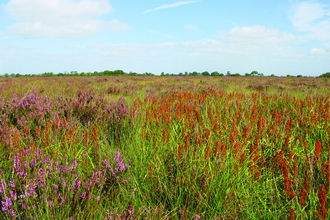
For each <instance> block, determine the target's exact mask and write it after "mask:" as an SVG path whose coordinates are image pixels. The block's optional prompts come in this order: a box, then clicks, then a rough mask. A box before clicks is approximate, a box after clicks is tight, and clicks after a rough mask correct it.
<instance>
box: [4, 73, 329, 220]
mask: <svg viewBox="0 0 330 220" xmlns="http://www.w3.org/2000/svg"><path fill="white" fill-rule="evenodd" d="M95 79H96V80H95ZM139 79H141V80H142V81H143V82H144V84H135V83H133V84H130V82H126V83H127V84H126V85H120V88H119V86H117V90H118V91H119V92H118V93H117V92H115V94H114V95H115V96H118V95H121V94H122V92H123V91H124V90H123V89H122V88H123V86H129V85H130V86H132V88H133V87H134V88H140V87H141V88H144V89H145V90H141V91H145V92H143V93H142V92H138V93H135V94H134V93H131V94H128V93H127V96H129V97H126V99H129V101H128V102H127V101H126V99H125V98H120V99H119V98H118V99H117V100H115V101H111V100H109V98H107V95H105V94H108V95H111V94H112V93H113V91H117V90H116V89H114V88H113V87H112V88H111V89H109V88H110V87H109V86H112V85H111V84H110V85H109V84H108V85H107V83H108V82H109V81H111V78H106V79H105V78H100V79H99V78H91V79H89V82H88V81H87V82H88V83H87V82H86V81H82V82H75V83H77V85H80V86H82V85H85V84H86V85H87V84H88V86H87V87H88V89H84V90H82V89H77V90H76V89H75V88H70V89H72V92H71V93H63V94H62V93H60V92H58V90H61V89H62V87H61V86H60V84H57V86H56V87H53V88H52V89H51V90H49V92H50V91H51V92H52V93H48V90H47V89H49V88H45V90H47V91H43V92H42V93H41V92H40V91H39V90H38V89H35V90H28V89H27V91H26V93H25V94H23V91H24V88H22V91H20V90H16V91H15V92H14V93H13V94H12V95H10V94H9V93H7V94H4V95H3V96H2V98H1V99H2V103H1V109H0V120H1V126H0V129H1V130H0V131H1V145H0V147H1V151H0V158H1V162H0V169H1V170H0V180H1V184H0V200H1V201H2V202H1V204H0V206H1V207H0V208H1V212H0V213H1V216H2V217H3V218H5V219H12V218H13V219H15V218H16V219H26V218H34V219H51V218H54V219H70V218H72V219H128V218H130V219H142V218H147V219H235V218H236V219H312V218H317V219H327V218H328V209H329V202H328V201H327V198H328V193H329V184H330V154H329V150H330V149H329V144H330V136H329V123H328V118H329V114H330V103H329V101H330V96H329V94H328V93H327V94H326V95H324V94H325V93H324V92H323V90H322V89H324V88H323V87H326V86H327V84H324V85H322V86H320V87H317V86H314V87H311V86H310V85H313V84H314V83H315V82H312V81H311V80H310V81H304V83H305V84H301V83H302V81H299V80H300V79H299V80H298V79H297V80H296V81H295V80H291V81H285V82H283V84H284V85H287V86H289V85H290V86H291V87H289V88H293V87H294V85H293V84H298V83H300V84H301V87H302V88H301V90H293V89H291V90H289V89H288V88H284V89H279V88H278V87H276V86H274V84H273V87H271V86H269V87H267V88H261V87H260V88H259V87H258V86H256V87H254V86H250V84H249V83H251V82H248V81H247V80H251V81H252V80H255V78H253V77H251V78H246V79H245V78H243V79H245V81H244V80H242V79H239V81H238V82H235V81H231V80H232V79H233V78H227V79H228V81H225V79H226V78H222V77H220V79H221V82H219V84H217V83H214V77H213V78H212V77H210V78H205V77H203V78H201V79H197V78H190V77H186V78H184V77H181V78H175V79H178V80H175V79H174V78H173V80H174V82H173V84H170V83H166V81H161V80H159V79H158V78H152V77H149V78H148V77H145V78H142V77H139ZM166 79H168V78H166ZM205 79H207V80H205ZM59 80H63V79H59ZM65 80H67V78H66V79H65ZM75 80H76V79H75ZM85 80H86V79H85ZM93 80H94V81H93ZM125 80H127V81H129V79H128V78H124V77H123V78H120V79H119V81H118V80H117V78H115V79H114V83H117V84H118V83H122V84H123V83H125V82H124V81H125ZM130 80H132V79H130ZM189 80H191V82H189ZM204 80H205V81H204ZM208 80H210V81H208ZM133 81H134V80H133ZM150 81H151V83H150ZM223 81H224V82H225V83H224V84H221V83H222V82H223ZM146 82H147V83H146ZM8 83H9V82H8ZM16 83H18V82H16V81H15V82H10V84H5V85H6V86H7V88H8V89H10V88H12V87H11V86H12V85H15V84H16ZM31 83H32V82H27V84H31ZM185 83H188V84H186V85H185ZM269 83H272V82H269ZM324 83H326V82H324ZM35 84H40V85H42V82H41V81H36V82H35ZM103 84H104V85H103ZM259 84H261V82H259ZM78 87H79V86H78ZM96 88H99V89H96ZM100 88H105V90H104V91H108V92H109V91H110V93H107V92H104V93H103V92H100V91H103V89H100ZM118 88H119V89H118ZM242 88H244V89H242ZM39 89H40V88H39ZM57 89H58V90H57ZM235 90H236V91H235ZM310 90H312V91H313V93H310ZM295 93H297V95H296V94H295ZM321 94H322V95H321Z"/></svg>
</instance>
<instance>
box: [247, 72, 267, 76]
mask: <svg viewBox="0 0 330 220" xmlns="http://www.w3.org/2000/svg"><path fill="white" fill-rule="evenodd" d="M250 76H260V77H261V76H264V74H263V73H258V71H252V72H251V73H250Z"/></svg>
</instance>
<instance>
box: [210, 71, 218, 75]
mask: <svg viewBox="0 0 330 220" xmlns="http://www.w3.org/2000/svg"><path fill="white" fill-rule="evenodd" d="M219 75H220V74H219V73H218V72H217V71H214V72H212V73H211V76H219Z"/></svg>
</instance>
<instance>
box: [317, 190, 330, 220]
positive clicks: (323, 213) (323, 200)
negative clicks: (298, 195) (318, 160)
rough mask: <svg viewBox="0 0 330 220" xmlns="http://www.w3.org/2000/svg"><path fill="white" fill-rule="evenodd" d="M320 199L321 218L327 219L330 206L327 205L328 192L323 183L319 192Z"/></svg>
mask: <svg viewBox="0 0 330 220" xmlns="http://www.w3.org/2000/svg"><path fill="white" fill-rule="evenodd" d="M319 201H320V208H319V209H320V210H319V213H320V218H321V219H327V215H328V208H327V207H326V202H327V192H326V190H325V189H324V185H323V184H322V186H321V192H320V194H319Z"/></svg>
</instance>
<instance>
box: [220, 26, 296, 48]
mask: <svg viewBox="0 0 330 220" xmlns="http://www.w3.org/2000/svg"><path fill="white" fill-rule="evenodd" d="M219 33H220V34H221V36H220V39H221V40H223V41H226V42H237V43H242V44H258V45H263V44H273V45H283V44H292V43H293V42H294V41H295V40H296V39H297V37H296V36H295V35H293V34H291V33H286V32H282V31H279V30H277V29H271V28H266V27H264V26H259V25H256V26H253V27H245V26H244V27H236V28H233V29H231V30H230V31H229V32H223V31H219Z"/></svg>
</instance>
